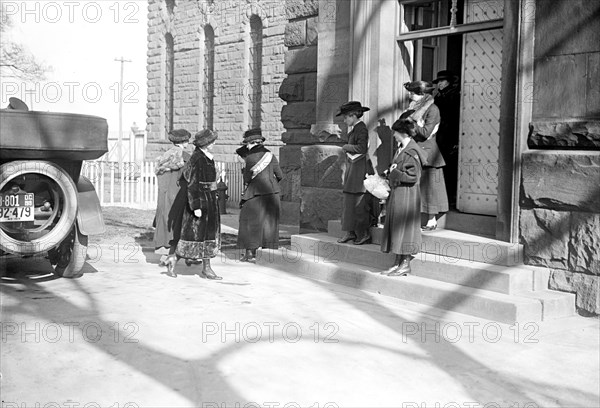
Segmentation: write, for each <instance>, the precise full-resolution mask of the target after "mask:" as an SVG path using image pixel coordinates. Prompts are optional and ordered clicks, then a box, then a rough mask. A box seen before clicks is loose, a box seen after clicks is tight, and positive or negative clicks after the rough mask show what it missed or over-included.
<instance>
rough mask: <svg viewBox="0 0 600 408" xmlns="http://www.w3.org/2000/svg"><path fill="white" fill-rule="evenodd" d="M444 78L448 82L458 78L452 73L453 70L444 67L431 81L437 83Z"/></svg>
mask: <svg viewBox="0 0 600 408" xmlns="http://www.w3.org/2000/svg"><path fill="white" fill-rule="evenodd" d="M444 79H445V80H446V81H448V82H454V81H456V80H457V79H458V76H456V75H454V72H452V71H450V70H448V69H445V70H443V71H440V72H438V73H437V78H436V79H434V80H433V83H434V84H437V83H438V82H440V81H442V80H444Z"/></svg>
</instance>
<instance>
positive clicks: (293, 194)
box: [279, 168, 301, 203]
mask: <svg viewBox="0 0 600 408" xmlns="http://www.w3.org/2000/svg"><path fill="white" fill-rule="evenodd" d="M282 171H283V180H281V183H280V185H279V186H280V188H281V199H282V200H284V201H292V202H298V203H299V202H300V189H301V187H300V169H289V168H287V169H285V170H283V169H282Z"/></svg>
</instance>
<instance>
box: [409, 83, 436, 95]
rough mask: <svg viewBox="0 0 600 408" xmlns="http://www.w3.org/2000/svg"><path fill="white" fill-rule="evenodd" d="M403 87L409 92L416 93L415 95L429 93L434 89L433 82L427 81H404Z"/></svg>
mask: <svg viewBox="0 0 600 408" xmlns="http://www.w3.org/2000/svg"><path fill="white" fill-rule="evenodd" d="M404 88H406V90H407V91H409V92H414V93H416V94H417V95H424V94H430V93H432V92H433V90H434V89H435V87H434V86H433V84H432V83H431V82H427V81H413V82H405V83H404Z"/></svg>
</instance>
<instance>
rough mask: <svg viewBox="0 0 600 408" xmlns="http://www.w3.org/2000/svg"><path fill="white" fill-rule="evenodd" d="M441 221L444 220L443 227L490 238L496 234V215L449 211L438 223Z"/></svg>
mask: <svg viewBox="0 0 600 408" xmlns="http://www.w3.org/2000/svg"><path fill="white" fill-rule="evenodd" d="M440 221H442V222H443V224H444V225H443V227H444V228H445V229H448V230H452V231H460V232H464V233H467V234H474V235H482V236H486V237H490V238H494V236H495V235H496V217H494V216H489V215H479V214H467V213H462V212H459V211H448V212H447V213H446V214H444V215H442V217H441V218H440V219H439V220H438V225H439V224H440Z"/></svg>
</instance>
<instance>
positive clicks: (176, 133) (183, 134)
mask: <svg viewBox="0 0 600 408" xmlns="http://www.w3.org/2000/svg"><path fill="white" fill-rule="evenodd" d="M190 137H192V135H191V133H190V132H188V131H187V130H185V129H174V130H171V131H170V132H169V140H170V141H171V142H173V143H183V142H187V141H189V140H190Z"/></svg>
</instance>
